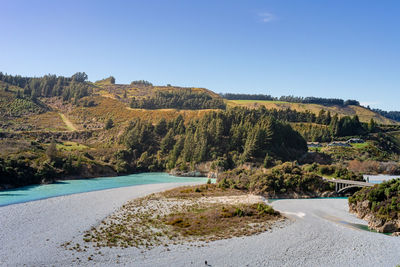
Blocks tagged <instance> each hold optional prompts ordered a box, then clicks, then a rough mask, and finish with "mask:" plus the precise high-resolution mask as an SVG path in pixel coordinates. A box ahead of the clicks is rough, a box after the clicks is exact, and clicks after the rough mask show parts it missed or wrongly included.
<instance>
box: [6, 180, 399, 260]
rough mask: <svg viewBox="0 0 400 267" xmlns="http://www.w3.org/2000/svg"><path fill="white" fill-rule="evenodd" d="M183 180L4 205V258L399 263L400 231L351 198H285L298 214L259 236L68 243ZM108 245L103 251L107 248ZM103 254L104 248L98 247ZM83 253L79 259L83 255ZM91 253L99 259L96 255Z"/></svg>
mask: <svg viewBox="0 0 400 267" xmlns="http://www.w3.org/2000/svg"><path fill="white" fill-rule="evenodd" d="M180 185H182V184H181V183H175V184H173V183H171V184H152V185H140V186H132V187H123V188H116V189H110V190H103V191H95V192H89V193H82V194H75V195H68V196H62V197H56V198H50V199H45V200H40V201H33V202H27V203H23V204H17V205H10V206H5V207H0V225H1V226H2V231H1V232H0V243H1V244H2V249H1V250H0V265H7V266H16V265H23V264H27V265H56V266H65V265H71V264H76V263H77V262H79V261H80V264H81V265H87V266H93V265H97V266H113V265H117V264H119V263H121V264H125V265H129V266H168V265H169V266H190V265H193V266H204V263H205V261H207V262H208V264H210V265H212V266H246V265H249V266H260V265H270V266H282V265H287V266H294V265H299V266H306V265H307V266H310V265H311V266H322V265H324V266H355V265H356V266H357V265H363V266H377V265H379V266H395V265H396V264H399V263H400V255H399V254H398V253H396V252H397V251H399V250H400V238H398V237H391V236H386V235H383V234H378V233H373V232H368V231H364V230H360V229H358V228H357V224H361V225H366V222H365V221H363V220H360V219H357V218H356V217H355V216H354V215H352V214H350V213H349V212H348V206H347V200H346V199H301V200H277V201H274V202H273V203H272V205H273V207H274V208H275V209H277V210H279V211H281V212H282V213H283V215H285V216H287V217H288V218H289V219H290V220H288V223H287V224H285V225H281V226H279V227H277V228H274V229H272V231H269V232H264V233H262V234H259V235H254V236H246V237H241V238H232V239H226V240H219V241H214V242H209V243H207V242H197V243H192V244H182V245H170V246H168V247H165V246H159V247H155V248H153V249H151V250H146V249H137V248H128V249H123V248H101V249H100V250H95V249H86V251H83V252H76V251H73V250H66V249H65V248H64V247H62V246H61V245H62V244H63V243H65V242H67V241H72V242H78V241H80V242H81V241H82V238H83V235H84V232H85V231H87V230H89V229H90V228H91V227H92V226H96V225H98V224H99V223H100V222H101V220H103V219H104V218H106V217H107V216H109V215H110V214H112V213H113V212H115V211H116V210H117V209H118V208H120V207H121V206H122V205H123V204H124V203H125V202H126V201H128V200H130V199H132V198H138V197H142V196H145V195H147V194H150V193H153V192H157V191H163V190H166V189H169V188H173V187H176V186H180ZM99 252H100V254H99ZM96 253H97V254H96ZM77 258H79V259H77ZM89 258H91V260H89Z"/></svg>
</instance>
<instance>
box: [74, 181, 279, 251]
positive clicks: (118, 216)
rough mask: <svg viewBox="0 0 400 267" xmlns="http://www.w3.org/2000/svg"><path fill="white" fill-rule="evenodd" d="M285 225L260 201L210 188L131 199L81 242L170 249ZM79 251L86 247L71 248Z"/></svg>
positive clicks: (226, 190)
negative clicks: (160, 246) (278, 222)
mask: <svg viewBox="0 0 400 267" xmlns="http://www.w3.org/2000/svg"><path fill="white" fill-rule="evenodd" d="M254 197H255V196H254ZM283 220H284V218H283V217H282V216H280V214H279V212H277V211H275V210H274V209H273V208H272V207H270V206H268V205H266V204H265V203H263V202H262V200H261V199H259V198H256V199H253V200H252V201H249V200H248V196H247V195H244V194H243V193H239V192H238V191H237V190H232V189H221V188H218V187H217V186H215V185H212V184H208V185H203V186H193V187H182V188H176V189H173V190H170V191H166V192H164V193H158V194H153V195H150V196H147V197H144V198H141V199H137V200H133V201H131V202H129V203H127V204H125V205H124V206H123V207H122V208H121V209H120V210H119V211H117V212H116V213H115V214H113V215H111V216H110V217H108V218H106V219H105V220H104V221H102V222H101V224H100V225H99V226H98V227H96V228H92V229H91V230H90V231H88V232H86V234H85V237H84V239H83V241H84V242H85V243H86V244H88V243H91V244H92V245H93V246H95V247H123V248H127V247H137V248H150V247H152V246H155V245H164V246H165V247H168V246H169V245H173V244H182V243H184V242H194V241H205V242H209V241H212V240H218V239H225V238H231V237H234V236H245V235H253V234H257V233H261V232H264V231H268V230H269V229H271V228H272V227H273V226H274V224H275V223H276V222H277V221H283ZM81 247H84V245H78V246H76V245H75V246H73V247H69V248H70V249H77V248H78V249H79V248H81ZM67 248H68V247H67Z"/></svg>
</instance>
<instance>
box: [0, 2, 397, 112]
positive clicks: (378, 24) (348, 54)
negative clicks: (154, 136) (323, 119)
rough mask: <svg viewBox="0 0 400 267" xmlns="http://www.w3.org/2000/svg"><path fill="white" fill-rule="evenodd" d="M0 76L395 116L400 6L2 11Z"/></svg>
mask: <svg viewBox="0 0 400 267" xmlns="http://www.w3.org/2000/svg"><path fill="white" fill-rule="evenodd" d="M0 7H1V12H0V13H1V15H0V25H1V33H0V71H3V72H7V73H11V74H21V75H27V76H41V75H43V74H47V73H52V74H57V75H64V76H70V75H71V74H73V73H75V72H77V71H85V72H86V73H87V74H88V75H89V79H90V80H91V81H95V80H98V79H101V78H104V77H107V76H109V75H113V76H114V77H115V78H116V80H117V83H129V82H131V81H132V80H138V79H144V80H149V81H151V82H153V83H154V84H157V85H165V84H167V83H170V84H173V85H181V86H196V87H206V88H209V89H212V90H214V91H216V92H236V93H239V92H240V93H264V94H272V95H274V96H280V95H289V94H291V95H297V96H320V97H338V98H344V99H348V98H350V99H358V100H360V101H361V102H362V103H364V104H370V105H371V106H372V107H379V108H382V109H385V110H400V105H399V104H398V103H399V102H398V101H399V99H400V88H399V85H400V1H396V0H393V1H385V0H382V1H366V0H358V1H356V0H334V1H321V0H315V1H308V0H302V1H295V0H293V1H288V0H276V1H268V0H264V1H250V0H248V1H247V0H246V1H245V0H240V1H235V0H227V1H218V0H210V1H207V0H201V1H191V0H182V1H166V0H159V1H153V0H146V1H118V0H117V1H89V0H81V1H75V0H73V1H71V0H69V1H51V0H48V1H40V0H38V1H31V0H25V1H21V0H1V1H0Z"/></svg>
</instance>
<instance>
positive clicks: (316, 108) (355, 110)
mask: <svg viewBox="0 0 400 267" xmlns="http://www.w3.org/2000/svg"><path fill="white" fill-rule="evenodd" d="M226 103H227V104H228V106H244V107H248V108H257V107H260V106H265V107H266V108H267V109H278V110H282V109H288V108H290V109H292V110H296V111H300V112H305V111H307V110H308V111H310V112H312V113H314V114H318V113H319V112H320V111H321V110H325V111H330V112H331V114H332V115H333V114H335V113H336V114H338V115H339V117H342V116H354V115H357V116H358V117H359V118H360V121H361V122H369V121H370V120H371V119H374V121H375V122H376V123H378V124H394V125H400V123H399V122H396V121H394V120H391V119H388V118H385V117H383V116H382V115H380V114H378V113H376V112H374V111H371V110H369V109H367V108H364V107H362V106H354V105H349V106H337V105H333V106H324V105H319V104H303V103H289V102H283V101H269V100H226Z"/></svg>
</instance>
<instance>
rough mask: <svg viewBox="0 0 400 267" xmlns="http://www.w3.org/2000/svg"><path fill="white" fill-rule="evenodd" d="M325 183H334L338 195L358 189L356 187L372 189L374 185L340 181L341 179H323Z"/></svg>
mask: <svg viewBox="0 0 400 267" xmlns="http://www.w3.org/2000/svg"><path fill="white" fill-rule="evenodd" d="M323 179H324V180H325V181H327V182H331V183H335V191H336V193H338V194H340V193H343V192H344V191H346V190H348V189H350V188H356V187H357V188H358V187H372V186H374V185H375V184H373V183H368V182H361V181H352V180H341V179H328V178H325V177H324V178H323Z"/></svg>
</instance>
